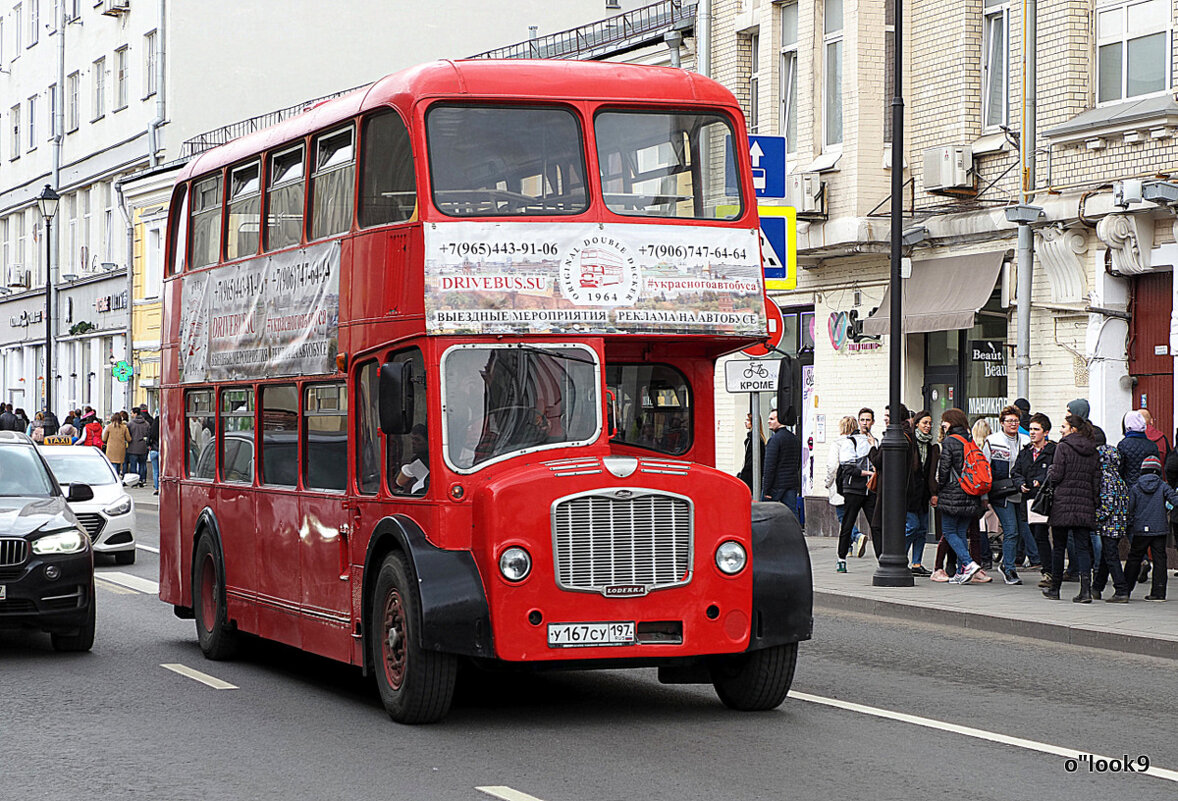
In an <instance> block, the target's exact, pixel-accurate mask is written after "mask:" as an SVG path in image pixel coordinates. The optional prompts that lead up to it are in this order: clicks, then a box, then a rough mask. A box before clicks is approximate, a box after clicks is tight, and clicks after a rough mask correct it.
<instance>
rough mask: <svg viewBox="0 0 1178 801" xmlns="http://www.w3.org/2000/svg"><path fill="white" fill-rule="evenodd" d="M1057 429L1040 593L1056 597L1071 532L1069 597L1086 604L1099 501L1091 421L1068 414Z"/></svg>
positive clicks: (1089, 600) (1089, 594)
mask: <svg viewBox="0 0 1178 801" xmlns="http://www.w3.org/2000/svg"><path fill="white" fill-rule="evenodd" d="M1060 430H1061V431H1062V432H1063V435H1064V436H1063V439H1061V440H1060V442H1059V445H1058V446H1057V447H1056V449H1055V457H1054V459H1053V460H1052V462H1051V467H1050V468H1048V471H1047V481H1048V483H1049V484H1050V485H1051V487H1052V488H1053V489H1054V491H1055V499H1054V501H1053V502H1052V505H1051V513H1050V514H1049V515H1048V516H1047V519H1048V522H1049V523H1050V524H1051V541H1052V553H1051V555H1052V560H1051V586H1050V587H1047V588H1045V589H1044V590H1043V595H1044V596H1045V597H1047V598H1050V599H1051V600H1053V601H1058V600H1059V588H1060V586H1061V584H1062V583H1063V555H1064V552H1065V551H1066V550H1067V542H1068V536H1069V535H1071V537H1072V542H1073V544H1074V545H1075V548H1076V561H1077V563H1078V564H1079V568H1080V593H1079V595H1077V596H1076V597H1075V598H1073V599H1072V600H1073V601H1074V602H1076V603H1082V604H1088V603H1092V532H1093V530H1094V529H1095V528H1096V507H1097V505H1098V504H1099V503H1100V458H1099V457H1098V456H1097V454H1096V443H1095V441H1094V440H1093V431H1092V424H1091V423H1089V422H1088V421H1087V420H1085V419H1084V418H1082V417H1080V416H1078V415H1075V414H1069V415H1068V416H1067V417H1066V418H1065V419H1064V423H1063V425H1062V426H1061V427H1060ZM1150 444H1152V443H1150Z"/></svg>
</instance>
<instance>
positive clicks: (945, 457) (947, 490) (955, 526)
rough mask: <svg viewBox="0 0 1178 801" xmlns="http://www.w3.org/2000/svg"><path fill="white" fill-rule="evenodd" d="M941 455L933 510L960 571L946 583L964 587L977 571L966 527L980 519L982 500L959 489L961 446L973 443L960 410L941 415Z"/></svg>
mask: <svg viewBox="0 0 1178 801" xmlns="http://www.w3.org/2000/svg"><path fill="white" fill-rule="evenodd" d="M941 431H942V432H944V439H943V440H942V441H941V456H940V459H939V460H938V462H937V511H939V512H940V513H941V526H942V531H943V534H944V537H945V541H946V542H948V543H949V546H950V547H951V548H952V549H953V551H954V553H956V554H957V563H958V565H960V566H961V571H962V572H959V573H957V574H956V575H955V576H954V577H953V578H951V579H950V580H949V581H950V582H952V583H954V584H967V583H969V580H970V579H971V578H973V577H974V575H975V574H976V573H977V572H978V571H979V570H981V565H979V564H978V563H977V562H976V561H974V560H973V558H972V557H971V556H970V554H969V544H968V541H967V539H966V538H967V537H968V536H969V524H970V522H971V521H975V520H977V519H978V518H979V517H981V516H982V499H981V497H979V496H977V495H970V494H969V493H967V492H966V491H965V490H964V489H962V487H961V474H962V472H963V471H964V469H965V446H966V443H967V442H972V441H973V436H972V435H971V434H970V431H969V419H968V418H967V417H966V416H965V412H963V411H961V410H960V409H946V410H945V411H944V412H943V413H942V414H941Z"/></svg>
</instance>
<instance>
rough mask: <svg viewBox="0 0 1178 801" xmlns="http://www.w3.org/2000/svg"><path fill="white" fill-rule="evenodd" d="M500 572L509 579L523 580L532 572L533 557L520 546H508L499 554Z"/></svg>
mask: <svg viewBox="0 0 1178 801" xmlns="http://www.w3.org/2000/svg"><path fill="white" fill-rule="evenodd" d="M499 572H500V573H502V574H503V578H505V579H507V580H508V581H523V580H524V579H526V578H527V577H528V574H529V573H531V572H532V557H531V556H530V555H529V554H528V552H527V551H525V550H524V549H523V548H520V547H518V546H513V547H511V548H508V549H507V550H506V551H504V552H503V553H501V554H500V555H499Z"/></svg>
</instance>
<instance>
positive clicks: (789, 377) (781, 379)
mask: <svg viewBox="0 0 1178 801" xmlns="http://www.w3.org/2000/svg"><path fill="white" fill-rule="evenodd" d="M777 369H778V373H777V419H778V421H779V422H780V423H781V424H782V425H787V426H792V425H794V424H796V423H797V409H795V408H794V360H793V359H792V358H791V357H789V356H782V357H781V364H780V365H779V366H778V368H777Z"/></svg>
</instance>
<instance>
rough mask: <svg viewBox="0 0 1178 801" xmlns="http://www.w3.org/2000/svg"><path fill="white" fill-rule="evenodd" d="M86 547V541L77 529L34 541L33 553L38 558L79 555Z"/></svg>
mask: <svg viewBox="0 0 1178 801" xmlns="http://www.w3.org/2000/svg"><path fill="white" fill-rule="evenodd" d="M85 547H86V539H85V537H84V536H83V535H82V534H81V533H79V532H78V531H77V530H76V529H69V530H68V531H59V532H58V533H56V534H48V535H46V536H44V537H38V538H37V539H35V540H33V553H35V554H37V555H38V556H44V555H45V554H50V553H77V552H78V551H81V550H83V549H85Z"/></svg>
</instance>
